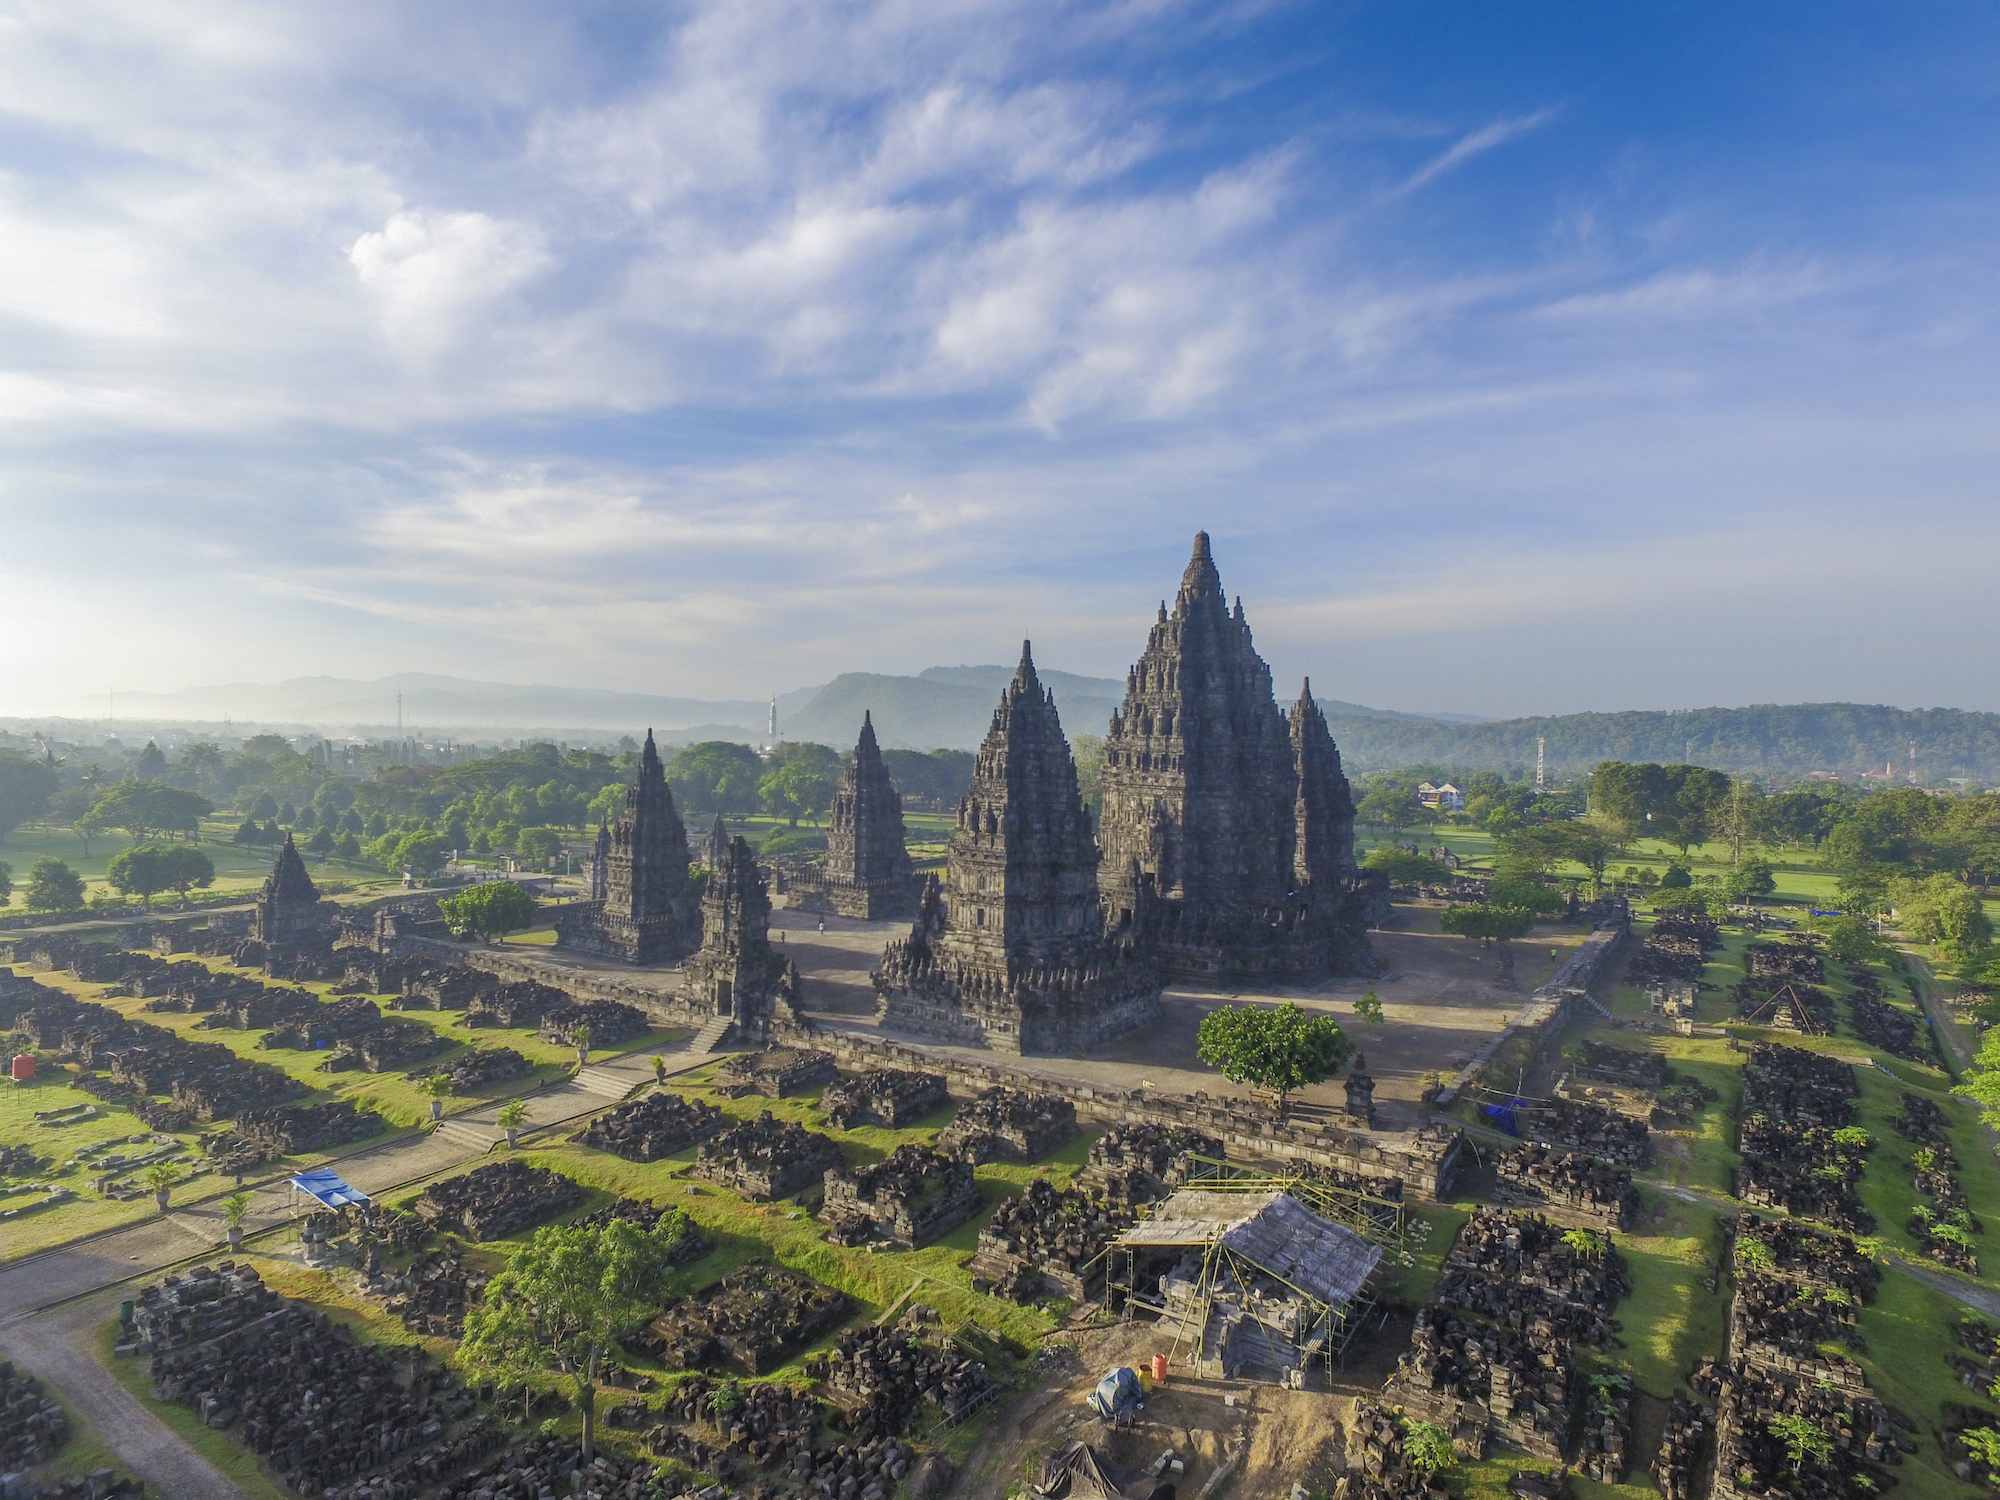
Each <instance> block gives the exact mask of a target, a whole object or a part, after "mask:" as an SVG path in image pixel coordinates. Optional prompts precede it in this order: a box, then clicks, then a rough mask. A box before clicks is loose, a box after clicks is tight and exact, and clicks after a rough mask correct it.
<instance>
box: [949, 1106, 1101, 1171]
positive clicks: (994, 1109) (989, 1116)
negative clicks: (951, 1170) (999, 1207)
mask: <svg viewBox="0 0 2000 1500" xmlns="http://www.w3.org/2000/svg"><path fill="white" fill-rule="evenodd" d="M1075 1134H1076V1106H1075V1105H1074V1104H1072V1103H1070V1102H1069V1100H1067V1099H1063V1098H1059V1097H1057V1096H1056V1095H1054V1094H1033V1093H1029V1092H1028V1091H1027V1090H1026V1089H1010V1088H1007V1087H1005V1086H998V1087H994V1088H990V1089H986V1090H984V1091H983V1092H981V1093H980V1094H979V1095H978V1096H977V1097H976V1098H974V1099H973V1100H972V1101H971V1103H969V1104H967V1105H966V1106H965V1108H963V1109H961V1110H960V1111H959V1112H958V1114H957V1115H956V1116H955V1117H953V1119H952V1122H951V1123H950V1124H949V1125H947V1126H945V1128H944V1129H943V1130H942V1131H941V1132H939V1134H938V1140H937V1149H938V1150H940V1151H942V1152H944V1153H945V1154H946V1155H947V1156H962V1157H964V1158H965V1159H966V1160H967V1161H969V1162H971V1163H972V1164H973V1165H974V1166H977V1165H979V1164H980V1163H981V1162H988V1161H1020V1162H1030V1161H1036V1160H1039V1159H1040V1158H1042V1157H1044V1156H1047V1155H1048V1154H1049V1153H1050V1152H1051V1151H1053V1150H1055V1149H1056V1147H1058V1146H1060V1145H1061V1144H1062V1143H1063V1142H1064V1141H1067V1140H1068V1139H1069V1138H1070V1137H1071V1136H1073V1135H1075Z"/></svg>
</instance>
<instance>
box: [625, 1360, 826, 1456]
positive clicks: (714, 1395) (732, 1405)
mask: <svg viewBox="0 0 2000 1500" xmlns="http://www.w3.org/2000/svg"><path fill="white" fill-rule="evenodd" d="M823 1413H824V1408H823V1406H822V1404H821V1402H820V1401H819V1399H818V1398H817V1397H815V1396H812V1395H809V1394H807V1393H806V1392H804V1391H794V1390H791V1389H789V1388H787V1387H785V1386H783V1385H779V1384H776V1383H775V1382H767V1383H761V1384H757V1385H750V1386H742V1385H738V1384H736V1383H735V1382H733V1381H731V1382H726V1383H721V1384H718V1383H717V1382H714V1381H712V1380H710V1379H709V1378H708V1377H707V1376H705V1375H702V1374H699V1373H696V1374H692V1375H689V1376H688V1377H687V1378H686V1379H684V1380H682V1381H680V1382H678V1383H677V1384H676V1385H675V1386H674V1389H673V1394H671V1395H670V1396H668V1397H667V1400H666V1402H665V1404H664V1405H663V1406H661V1408H660V1412H659V1415H660V1416H661V1417H663V1418H665V1419H666V1420H665V1421H664V1422H661V1423H660V1424H658V1425H656V1426H654V1427H652V1428H650V1429H649V1430H648V1431H647V1432H646V1434H645V1436H644V1439H643V1441H644V1442H645V1444H646V1446H647V1447H648V1448H650V1449H651V1450H652V1451H653V1452H654V1453H656V1454H658V1455H659V1456H660V1457H662V1458H676V1459H679V1460H680V1461H681V1462H682V1463H685V1464H687V1465H688V1466H689V1467H690V1468H694V1469H699V1470H705V1471H708V1472H711V1473H714V1474H715V1475H716V1476H717V1477H718V1478H720V1477H721V1476H722V1475H724V1474H725V1473H733V1472H734V1471H735V1470H736V1469H737V1468H738V1467H739V1466H742V1465H747V1466H753V1467H758V1468H763V1467H768V1466H773V1465H784V1466H785V1467H786V1468H787V1469H788V1470H790V1471H791V1473H790V1477H792V1478H794V1479H795V1480H804V1479H807V1478H810V1477H811V1475H812V1473H813V1469H814V1464H813V1454H814V1452H815V1434H816V1431H817V1429H818V1427H819V1424H820V1420H821V1417H822V1415H823ZM677 1424H690V1425H692V1424H700V1425H701V1426H702V1427H704V1428H712V1429H713V1430H714V1432H715V1433H716V1435H717V1439H718V1442H719V1444H720V1448H717V1447H716V1446H715V1445H712V1444H710V1443H708V1442H707V1441H705V1440H704V1439H702V1438H700V1437H697V1436H696V1435H695V1434H694V1433H692V1432H689V1431H687V1430H686V1429H685V1427H684V1426H682V1425H677ZM831 1447H832V1445H831V1444H822V1445H821V1450H822V1451H828V1450H830V1449H831Z"/></svg>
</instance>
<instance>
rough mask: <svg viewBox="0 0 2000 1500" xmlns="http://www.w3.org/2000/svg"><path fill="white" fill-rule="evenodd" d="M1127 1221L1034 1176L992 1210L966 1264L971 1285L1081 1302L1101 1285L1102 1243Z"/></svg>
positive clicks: (1016, 1295)
mask: <svg viewBox="0 0 2000 1500" xmlns="http://www.w3.org/2000/svg"><path fill="white" fill-rule="evenodd" d="M1131 1222H1132V1215H1131V1214H1130V1213H1129V1212H1128V1211H1126V1210H1123V1209H1120V1208H1118V1207H1117V1206H1115V1205H1112V1204H1108V1203H1105V1202H1103V1201H1102V1200H1099V1199H1095V1198H1092V1197H1091V1196H1090V1194H1088V1193H1085V1192H1082V1191H1080V1190H1079V1189H1076V1188H1064V1189H1061V1190H1060V1191H1059V1190H1057V1189H1056V1188H1053V1187H1051V1186H1049V1183H1048V1180H1047V1179H1046V1178H1041V1177H1037V1178H1036V1179H1035V1180H1034V1181H1033V1182H1031V1183H1029V1184H1028V1187H1027V1190H1026V1191H1025V1192H1023V1193H1022V1194H1021V1196H1020V1197H1018V1198H1011V1199H1009V1200H1008V1201H1007V1202H1005V1203H1002V1204H1001V1205H1000V1207H999V1208H998V1209H996V1210H995V1211H994V1214H993V1217H992V1218H991V1219H990V1220H988V1221H987V1223H986V1226H985V1227H984V1228H983V1229H981V1230H980V1231H979V1248H978V1252H977V1253H976V1254H975V1255H974V1256H973V1257H972V1259H971V1260H970V1261H968V1262H967V1263H966V1269H967V1270H968V1271H970V1272H972V1274H973V1276H974V1277H976V1278H977V1279H978V1280H977V1281H975V1283H974V1285H975V1286H977V1285H978V1284H979V1282H985V1283H987V1284H988V1285H990V1286H991V1287H992V1290H993V1292H994V1294H995V1295H996V1296H1001V1297H1006V1298H1009V1299H1010V1300H1012V1301H1015V1302H1029V1301H1033V1300H1034V1299H1035V1298H1037V1297H1042V1296H1048V1295H1051V1294H1053V1295H1056V1296H1061V1297H1067V1298H1069V1299H1070V1300H1071V1301H1072V1302H1082V1301H1084V1300H1085V1299H1087V1298H1089V1297H1092V1296H1094V1295H1096V1293H1097V1291H1098V1289H1099V1288H1100V1287H1102V1286H1103V1284H1104V1271H1105V1255H1104V1252H1105V1247H1106V1246H1107V1245H1109V1244H1110V1243H1111V1241H1112V1239H1113V1238H1114V1237H1115V1236H1116V1235H1117V1234H1118V1232H1119V1231H1120V1230H1122V1229H1124V1228H1125V1226H1126V1225H1128V1224H1130V1223H1131Z"/></svg>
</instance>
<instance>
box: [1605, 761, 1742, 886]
mask: <svg viewBox="0 0 2000 1500" xmlns="http://www.w3.org/2000/svg"><path fill="white" fill-rule="evenodd" d="M1729 796H1730V782H1729V778H1728V777H1727V776H1725V775H1723V774H1722V773H1721V772H1720V771H1711V770H1709V769H1708V767H1706V766H1662V765H1655V764H1653V763H1651V762H1646V763H1642V764H1637V765H1634V764H1632V763H1630V762H1626V761H1615V760H1608V761H1605V762H1604V763H1602V764H1601V765H1599V766H1598V768H1597V769H1596V771H1594V772H1593V773H1592V774H1591V778H1590V810H1591V812H1592V813H1594V814H1596V815H1597V817H1598V818H1599V820H1600V821H1601V822H1603V823H1606V824H1609V825H1610V826H1611V827H1612V828H1614V829H1615V830H1616V832H1617V834H1618V835H1619V836H1622V837H1624V838H1628V839H1630V838H1650V839H1659V840H1661V841H1662V842H1664V843H1668V844H1672V845H1674V846H1675V847H1676V848H1678V849H1679V850H1680V851H1681V854H1682V856H1683V857H1685V856H1686V854H1687V852H1688V850H1689V849H1691V848H1693V847H1694V846H1695V845H1696V844H1700V843H1706V842H1707V840H1708V838H1709V836H1710V835H1711V834H1712V833H1713V832H1714V831H1715V820H1716V816H1717V813H1718V812H1719V810H1720V809H1722V808H1723V807H1724V805H1725V804H1726V803H1727V802H1728V800H1729ZM1599 869H1600V873H1601V870H1602V867H1601V866H1600V867H1599Z"/></svg>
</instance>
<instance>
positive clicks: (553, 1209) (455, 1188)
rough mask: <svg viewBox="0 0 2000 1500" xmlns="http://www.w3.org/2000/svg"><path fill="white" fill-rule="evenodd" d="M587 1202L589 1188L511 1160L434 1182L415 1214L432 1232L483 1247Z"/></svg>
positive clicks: (517, 1159) (539, 1168)
mask: <svg viewBox="0 0 2000 1500" xmlns="http://www.w3.org/2000/svg"><path fill="white" fill-rule="evenodd" d="M582 1202H583V1189H582V1188H580V1187H578V1186H577V1185H576V1184H575V1183H574V1182H572V1181H571V1180H570V1179H569V1178H567V1177H564V1176H563V1175H562V1174H561V1173H559V1172H552V1171H550V1170H549V1169H548V1168H547V1167H531V1166H529V1165H528V1164H527V1163H526V1162H524V1161H521V1160H520V1159H519V1158H515V1157H510V1158H508V1159H507V1160H506V1161H498V1162H494V1163H492V1164H491V1165H489V1166H484V1167H475V1168H474V1169H473V1170H472V1171H470V1172H467V1173H466V1174H465V1175H464V1176H462V1177H447V1178H446V1179H445V1180H444V1181H442V1182H434V1183H432V1184H431V1185H430V1186H429V1187H427V1188H425V1189H424V1191H423V1194H422V1196H420V1197H419V1198H418V1199H417V1202H416V1208H415V1211H416V1214H417V1217H418V1218H420V1219H422V1220H423V1221H424V1222H425V1223H426V1224H428V1225H430V1226H431V1228H433V1229H438V1230H451V1231H454V1232H456V1233H458V1234H461V1235H463V1236H464V1237H465V1238H466V1239H469V1240H471V1241H472V1242H473V1243H475V1244H477V1243H479V1242H480V1241H482V1240H497V1239H502V1238H504V1237H505V1236H507V1235H510V1234H513V1233H515V1232H516V1231H518V1230H522V1229H526V1228H528V1227H529V1226H530V1225H534V1224H540V1223H542V1222H543V1221H545V1220H548V1219H553V1218H554V1217H556V1215H558V1214H562V1213H567V1212H568V1211H569V1210H570V1209H572V1208H575V1207H576V1206H577V1205H578V1204H580V1203H582Z"/></svg>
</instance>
